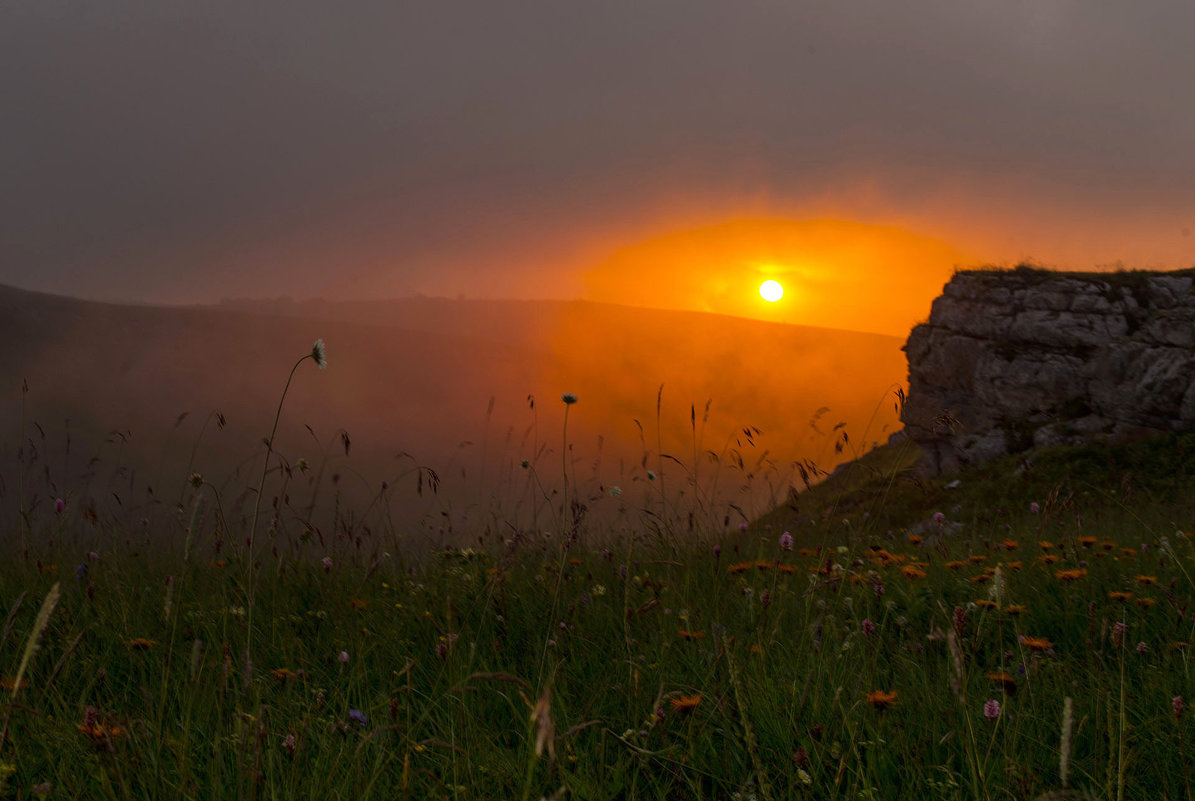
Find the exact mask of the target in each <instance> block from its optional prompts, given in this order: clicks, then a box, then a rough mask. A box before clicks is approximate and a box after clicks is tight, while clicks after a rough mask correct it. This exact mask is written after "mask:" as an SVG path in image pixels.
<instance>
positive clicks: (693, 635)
mask: <svg viewBox="0 0 1195 801" xmlns="http://www.w3.org/2000/svg"><path fill="white" fill-rule="evenodd" d="M676 636H678V637H680V638H681V639H682V640H700V639H701V638H702V637H704V636H705V632H704V631H689V630H688V629H677V631H676Z"/></svg>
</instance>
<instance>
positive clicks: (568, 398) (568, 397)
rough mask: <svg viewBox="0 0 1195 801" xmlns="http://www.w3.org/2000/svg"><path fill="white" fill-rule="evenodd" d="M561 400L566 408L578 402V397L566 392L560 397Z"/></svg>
mask: <svg viewBox="0 0 1195 801" xmlns="http://www.w3.org/2000/svg"><path fill="white" fill-rule="evenodd" d="M560 400H562V401H564V403H565V405H566V406H572V405H573V404H574V403H576V402H577V396H576V395H574V394H573V393H571V392H566V393H564V394H563V395H561V396H560Z"/></svg>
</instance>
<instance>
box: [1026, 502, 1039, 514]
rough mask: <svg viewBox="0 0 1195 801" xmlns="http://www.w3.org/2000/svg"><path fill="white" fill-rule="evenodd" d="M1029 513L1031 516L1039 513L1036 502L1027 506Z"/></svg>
mask: <svg viewBox="0 0 1195 801" xmlns="http://www.w3.org/2000/svg"><path fill="white" fill-rule="evenodd" d="M1029 511H1030V512H1032V513H1033V514H1037V513H1038V512H1040V511H1041V507H1040V506H1038V505H1037V501H1034V502H1033V503H1031V504H1029Z"/></svg>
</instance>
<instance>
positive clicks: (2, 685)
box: [0, 676, 29, 693]
mask: <svg viewBox="0 0 1195 801" xmlns="http://www.w3.org/2000/svg"><path fill="white" fill-rule="evenodd" d="M28 686H29V679H24V678H23V679H21V682H20V684H18V683H17V680H16V679H10V678H9V677H8V676H0V690H3V691H4V692H6V693H11V692H16V691H17V690H24V689H26V688H27V687H28Z"/></svg>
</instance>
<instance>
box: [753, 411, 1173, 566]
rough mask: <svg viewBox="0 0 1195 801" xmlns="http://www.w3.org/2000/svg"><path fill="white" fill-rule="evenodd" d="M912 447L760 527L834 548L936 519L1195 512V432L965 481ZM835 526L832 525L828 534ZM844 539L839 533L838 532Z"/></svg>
mask: <svg viewBox="0 0 1195 801" xmlns="http://www.w3.org/2000/svg"><path fill="white" fill-rule="evenodd" d="M916 461H917V448H916V446H915V445H913V443H911V442H908V441H906V442H902V443H899V444H892V445H884V446H881V447H879V448H876V449H874V450H872V451H870V452H868V453H867V454H865V455H864V456H863V457H862V458H860V459H858V460H856V461H853V462H850V463H847V464H846V465H843V466H842V467H840V468H839V469H838V470H837V471H836V472H834V473H833V474H832V475H830V476H829V477H828V478H827V479H826V480H825V481H823V482H822V483H820V484H817V485H815V486H813V487H812V488H809V489H807V490H805V491H803V492H799V493H793V494H792V495H790V497H789V499H788V502H787V503H785V504H783V505H782V506H780V507H777V508H776V509H774V510H772V511H771V512H770V513H768V514H767V515H765V516H763V517H762V518H761V519H760V520H759V521H757V523H756V526H758V527H761V528H766V527H768V526H770V527H771V528H772V529H775V530H778V531H783V530H788V529H791V530H793V531H797V530H799V529H800V528H805V529H809V528H811V527H813V528H816V529H818V530H819V531H820V534H819V535H818V536H821V537H825V538H826V539H827V540H828V541H829V542H828V543H827V544H832V543H834V542H836V541H837V540H839V539H842V540H845V539H848V538H849V537H857V536H859V534H860V532H866V533H868V534H872V535H875V536H881V537H883V536H893V535H895V533H897V532H900V531H902V530H905V529H909V528H913V527H917V526H918V525H924V524H925V522H926V521H927V520H930V519H932V518H933V516H934V515H935V514H937V513H942V514H944V515H946V516H947V517H949V518H951V519H954V520H964V521H971V522H978V521H983V522H985V523H991V522H994V521H1005V522H1009V523H1011V522H1012V521H1013V520H1016V519H1020V518H1024V517H1026V516H1028V515H1031V514H1033V513H1032V512H1030V511H1029V510H1030V506H1031V505H1032V504H1037V505H1038V508H1039V509H1041V508H1047V507H1048V508H1049V509H1051V510H1058V509H1073V508H1081V509H1083V510H1084V513H1085V514H1086V515H1087V516H1088V517H1094V516H1097V515H1101V514H1104V515H1113V516H1128V517H1131V518H1134V519H1143V518H1144V517H1150V518H1159V521H1158V522H1161V521H1160V518H1166V521H1167V523H1171V522H1172V523H1173V524H1174V526H1176V527H1182V526H1184V525H1187V524H1189V523H1190V522H1191V521H1192V514H1193V513H1195V434H1190V433H1184V434H1167V435H1162V436H1158V437H1155V438H1151V439H1148V440H1144V441H1140V442H1134V443H1128V444H1117V445H1086V446H1067V447H1063V446H1060V447H1051V448H1041V449H1038V450H1034V451H1030V452H1026V453H1020V454H1014V455H1009V456H1005V457H1003V458H1001V459H998V460H995V461H992V462H989V463H987V464H983V465H979V466H975V467H972V468H970V469H968V470H965V471H963V472H962V473H960V474H958V475H948V476H940V477H923V476H918V475H917V472H916V468H915V465H916ZM827 522H830V523H833V525H832V526H830V527H826V526H824V525H819V524H825V523H827ZM836 532H837V533H836Z"/></svg>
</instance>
